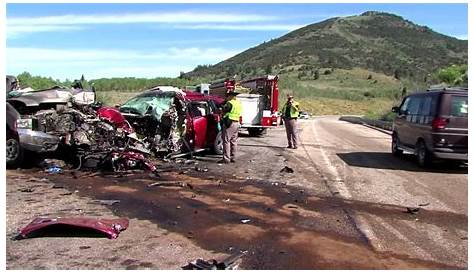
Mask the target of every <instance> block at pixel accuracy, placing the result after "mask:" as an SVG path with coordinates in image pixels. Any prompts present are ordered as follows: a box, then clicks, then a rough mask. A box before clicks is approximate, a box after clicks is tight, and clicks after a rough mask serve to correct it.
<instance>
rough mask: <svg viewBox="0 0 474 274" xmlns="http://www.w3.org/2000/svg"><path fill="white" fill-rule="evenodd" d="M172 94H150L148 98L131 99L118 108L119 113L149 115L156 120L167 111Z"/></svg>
mask: <svg viewBox="0 0 474 274" xmlns="http://www.w3.org/2000/svg"><path fill="white" fill-rule="evenodd" d="M173 98H174V96H173V94H171V93H163V94H156V93H155V94H150V95H148V96H138V97H135V98H132V99H131V100H129V101H128V102H126V103H125V104H123V105H122V106H121V107H120V111H121V112H128V113H134V114H139V115H142V116H143V115H145V114H151V115H153V117H154V118H155V119H157V120H159V119H161V115H162V114H163V113H164V112H165V111H167V110H168V109H169V108H170V106H171V103H172V101H173Z"/></svg>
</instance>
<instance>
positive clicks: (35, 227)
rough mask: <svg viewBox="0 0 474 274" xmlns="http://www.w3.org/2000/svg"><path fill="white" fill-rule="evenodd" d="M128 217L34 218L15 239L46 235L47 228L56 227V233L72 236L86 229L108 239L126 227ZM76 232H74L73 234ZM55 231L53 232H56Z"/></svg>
mask: <svg viewBox="0 0 474 274" xmlns="http://www.w3.org/2000/svg"><path fill="white" fill-rule="evenodd" d="M128 224H129V222H128V219H126V218H120V219H95V218H87V217H55V218H42V217H40V218H36V219H34V220H33V221H32V222H31V223H29V224H28V225H27V226H25V227H23V228H22V229H21V230H20V233H19V234H18V236H17V237H16V239H17V240H20V239H26V238H30V237H35V236H37V235H41V234H42V233H43V234H45V235H48V233H50V232H51V231H47V228H51V229H56V231H54V232H56V233H57V234H59V235H67V236H74V235H76V234H77V233H80V232H87V231H86V230H89V232H90V230H93V231H95V232H97V233H101V234H104V235H106V236H107V237H108V238H109V239H115V238H117V237H118V235H119V234H120V232H122V231H123V230H125V229H127V228H128ZM74 232H76V234H74ZM56 233H55V234H56Z"/></svg>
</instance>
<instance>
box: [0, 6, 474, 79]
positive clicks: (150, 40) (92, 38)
mask: <svg viewBox="0 0 474 274" xmlns="http://www.w3.org/2000/svg"><path fill="white" fill-rule="evenodd" d="M368 10H376V11H385V12H390V13H395V14H397V15H400V16H403V17H404V18H405V19H408V20H410V21H412V22H414V23H416V24H419V25H426V26H428V27H430V28H432V29H433V30H435V31H437V32H440V33H443V34H446V35H449V36H453V37H457V38H459V39H467V33H468V30H467V26H468V19H467V16H468V15H467V4H343V3H339V4H322V3H314V4H230V3H229V4H189V3H188V4H164V3H155V4H153V3H151V4H91V3H82V4H66V3H64V4H27V3H9V4H7V11H6V13H7V41H6V42H7V43H6V44H7V64H6V70H7V73H8V74H14V75H16V74H19V73H21V72H23V71H28V72H30V73H32V74H33V75H42V76H51V77H53V78H57V79H66V78H69V79H75V78H78V77H80V75H81V74H84V75H85V76H86V78H87V79H95V78H101V77H124V76H131V77H146V78H152V77H159V76H165V77H176V76H178V75H179V72H180V71H190V70H192V69H193V68H194V67H196V66H197V65H200V64H215V63H218V62H220V61H222V60H225V59H227V58H229V57H232V56H233V55H235V54H237V53H239V52H241V51H244V50H246V49H248V48H250V47H254V46H256V45H259V44H260V43H262V42H264V41H268V40H270V39H272V38H277V37H279V36H281V35H284V34H285V33H288V32H290V31H292V30H295V29H297V28H300V27H302V26H305V25H307V24H311V23H316V22H320V21H322V20H325V19H328V18H331V17H336V16H350V15H357V14H360V13H363V12H365V11H368Z"/></svg>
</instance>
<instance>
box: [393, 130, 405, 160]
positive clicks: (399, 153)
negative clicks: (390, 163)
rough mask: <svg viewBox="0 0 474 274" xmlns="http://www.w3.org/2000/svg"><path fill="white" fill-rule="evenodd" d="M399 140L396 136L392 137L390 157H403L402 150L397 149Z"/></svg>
mask: <svg viewBox="0 0 474 274" xmlns="http://www.w3.org/2000/svg"><path fill="white" fill-rule="evenodd" d="M398 145H399V140H398V136H397V134H393V135H392V155H393V156H396V157H400V156H402V155H403V150H401V149H399V148H398Z"/></svg>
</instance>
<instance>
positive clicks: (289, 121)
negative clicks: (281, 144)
mask: <svg viewBox="0 0 474 274" xmlns="http://www.w3.org/2000/svg"><path fill="white" fill-rule="evenodd" d="M281 113H282V116H283V121H285V128H286V137H287V138H288V146H287V148H293V149H296V148H298V143H297V141H298V131H297V127H298V125H297V123H296V120H297V119H298V116H299V114H300V104H299V103H298V102H296V101H295V100H293V96H292V95H288V96H287V101H286V103H285V104H284V105H283V108H282V109H281Z"/></svg>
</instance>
